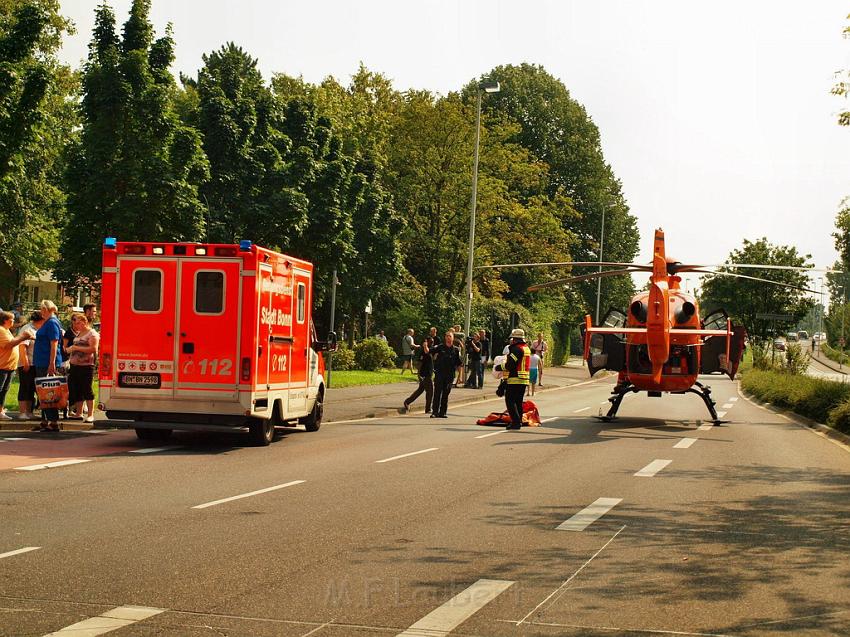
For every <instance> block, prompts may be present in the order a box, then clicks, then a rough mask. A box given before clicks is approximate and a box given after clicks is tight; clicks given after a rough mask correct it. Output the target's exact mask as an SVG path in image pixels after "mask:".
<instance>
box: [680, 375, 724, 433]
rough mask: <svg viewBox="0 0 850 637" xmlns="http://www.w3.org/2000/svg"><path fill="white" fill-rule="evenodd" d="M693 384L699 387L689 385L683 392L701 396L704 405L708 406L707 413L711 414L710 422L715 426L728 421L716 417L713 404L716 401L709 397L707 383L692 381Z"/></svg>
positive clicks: (709, 392)
mask: <svg viewBox="0 0 850 637" xmlns="http://www.w3.org/2000/svg"><path fill="white" fill-rule="evenodd" d="M694 385H696V386H697V387H699V389H694V388H693V387H690V388H689V389H687V390H686V391H685V392H684V393H688V392H690V393H692V394H696V395H697V396H699V397H700V398H702V401H703V402H704V403H705V406H706V407H708V413H710V414H711V422H713V423H714V425H715V426H717V425H721V424H723V423H724V422H728V421H727V420H720V418H718V416H717V410H716V409H715V408H714V405H716V404H717V403H715V402H714V400H713V399H712V398H711V387H709V386H708V385H703V384H702V383H700V382H696V383H694Z"/></svg>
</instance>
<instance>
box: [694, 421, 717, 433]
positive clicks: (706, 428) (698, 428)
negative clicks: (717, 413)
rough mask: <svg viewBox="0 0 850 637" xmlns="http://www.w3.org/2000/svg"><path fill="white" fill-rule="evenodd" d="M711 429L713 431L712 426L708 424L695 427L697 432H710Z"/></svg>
mask: <svg viewBox="0 0 850 637" xmlns="http://www.w3.org/2000/svg"><path fill="white" fill-rule="evenodd" d="M712 429H714V424H713V423H710V422H707V423H704V424H702V425H700V426H699V427H697V431H711V430H712Z"/></svg>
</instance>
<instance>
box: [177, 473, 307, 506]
mask: <svg viewBox="0 0 850 637" xmlns="http://www.w3.org/2000/svg"><path fill="white" fill-rule="evenodd" d="M304 482H305V480H293V481H292V482H287V483H285V484H278V485H275V486H273V487H266V488H265V489H259V490H257V491H251V492H250V493H242V494H240V495H234V496H231V497H229V498H222V499H221V500H213V501H212V502H205V503H204V504H198V505H196V506H193V507H192V508H193V509H206V508H207V507H212V506H216V505H217V504H224V503H225V502H233V501H234V500H241V499H242V498H250V497H251V496H253V495H260V494H261V493H268V492H269V491H277V490H278V489H285V488H286V487H293V486H295V485H296V484H304Z"/></svg>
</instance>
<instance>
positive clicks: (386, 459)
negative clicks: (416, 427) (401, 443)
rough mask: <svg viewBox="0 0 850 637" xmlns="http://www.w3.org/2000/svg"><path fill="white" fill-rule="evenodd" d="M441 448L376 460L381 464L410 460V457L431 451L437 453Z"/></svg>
mask: <svg viewBox="0 0 850 637" xmlns="http://www.w3.org/2000/svg"><path fill="white" fill-rule="evenodd" d="M437 449H439V447H431V448H430V449H422V451H412V452H411V453H403V454H401V455H400V456H393V457H392V458H384V459H383V460H375V463H376V464H378V463H381V462H392V461H393V460H399V459H400V458H409V457H410V456H418V455H419V454H420V453H428V452H429V451H437Z"/></svg>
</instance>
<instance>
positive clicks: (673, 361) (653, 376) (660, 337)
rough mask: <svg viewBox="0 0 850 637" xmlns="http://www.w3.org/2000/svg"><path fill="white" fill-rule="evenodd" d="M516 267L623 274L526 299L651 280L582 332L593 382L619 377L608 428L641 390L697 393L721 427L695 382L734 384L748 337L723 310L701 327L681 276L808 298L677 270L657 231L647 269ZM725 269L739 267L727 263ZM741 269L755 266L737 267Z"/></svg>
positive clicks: (697, 268) (688, 268) (704, 389)
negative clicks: (721, 378) (714, 376)
mask: <svg viewBox="0 0 850 637" xmlns="http://www.w3.org/2000/svg"><path fill="white" fill-rule="evenodd" d="M514 265H515V266H520V267H521V265H523V266H533V265H561V266H563V265H576V266H580V265H584V266H596V265H600V266H606V267H608V266H621V267H625V268H626V269H619V270H606V271H600V272H594V273H591V274H584V275H578V276H571V277H568V278H565V279H558V280H556V281H548V282H546V283H540V284H537V285H533V286H531V287H529V288H528V290H529V291H530V292H533V291H536V290H540V289H543V288H548V287H556V286H564V285H566V284H569V283H573V282H577V281H586V280H589V279H594V278H598V277H609V276H618V275H623V274H629V273H632V272H641V271H644V272H648V273H649V275H650V278H649V286H648V290H646V291H643V292H640V293H638V294H636V295H635V296H634V297H632V301H631V304H630V305H629V309H628V313H627V314H626V313H624V312H620V311H617V310H610V311H609V312H608V314H606V315H605V318H604V319H603V321H602V324H601V325H598V326H594V325H593V324H592V321H591V318H590V315H587V316H585V321H584V324H583V325H582V326H581V329H582V332H583V338H584V358H585V360H586V361H587V365H588V369H589V371H590V375H591V376H593V375H594V374H595V373H596V372H597V371H599V370H601V369H607V370H611V371H615V372H617V373H618V377H617V384H616V385H615V387H614V389H613V391H612V392H611V393H612V395H611V397H610V398H609V399H608V400H609V402H610V403H611V407H610V409H609V410H608V413H607V414H605V415H601V414H600V415H599V416H598V417H599V418H601V419H602V420H605V421H609V420H612V419H613V418H615V417H616V414H617V410H618V409H619V408H620V403H621V402H622V401H623V398H624V397H625V396H626V395H627V394H629V393H631V392H639V391H645V392H647V394H648V395H649V396H652V397H660V396H661V394H662V392H667V393H672V394H686V393H694V394H696V395H698V396H699V397H700V398H702V400H703V402H704V403H705V406H706V407H707V408H708V411H709V413H710V414H711V419H712V420H713V422H714V424H720V423H721V422H722V421H721V420H720V419H719V418H718V415H717V410H716V409H715V402H714V400H712V398H711V388H710V387H708V386H707V385H704V384H703V383H700V382H699V380H698V378H699V375H700V374H710V373H713V372H722V373H724V374H726V375H727V376H729V378H734V377H735V373H736V372H737V370H738V365H739V364H740V362H741V357H742V355H743V350H744V339H745V338H746V336H747V332H746V329H745V328H744V326H742V325H734V324H733V323H732V321H731V320H730V319H729V317H728V315H727V314H726V312H725V311H724V310H722V309H721V310H717V311H715V312H712V313H711V314H710V315H709V316H707V317H706V318H705V319H704V320H701V319H700V317H699V307H698V304H697V299H696V297H695V296H694V295H692V294H689V293H687V292H685V291H684V290H682V289H681V288H680V283H681V281H682V279H681V277H680V276H678V274H679V273H681V272H697V273H703V274H722V275H728V276H733V277H737V278H744V279H751V280H756V281H763V282H766V283H773V284H775V285H780V286H783V287H789V288H794V289H798V290H805V291H807V292H812V291H813V290H806V289H805V288H800V287H798V286H795V285H790V284H786V283H780V282H777V281H770V280H768V279H761V278H758V277H751V276H747V275H742V274H737V273H731V272H711V271H709V270H705V269H703V268H706V267H717V266H702V265H685V264H682V263H681V262H679V261H675V260H673V259H671V258H668V257H667V256H666V254H665V251H664V232H663V231H662V230H660V229H659V230H656V231H655V242H654V249H653V257H652V263H651V264H646V265H644V264H636V263H614V262H601V263H594V262H571V263H560V264H521V265H520V264H514ZM726 265H738V264H724V266H726ZM485 267H486V266H485ZM490 267H511V266H510V265H502V266H490ZM739 267H755V266H751V265H743V264H742V265H740V266H739ZM768 267H770V266H768ZM774 267H777V266H774ZM789 269H808V268H789Z"/></svg>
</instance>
